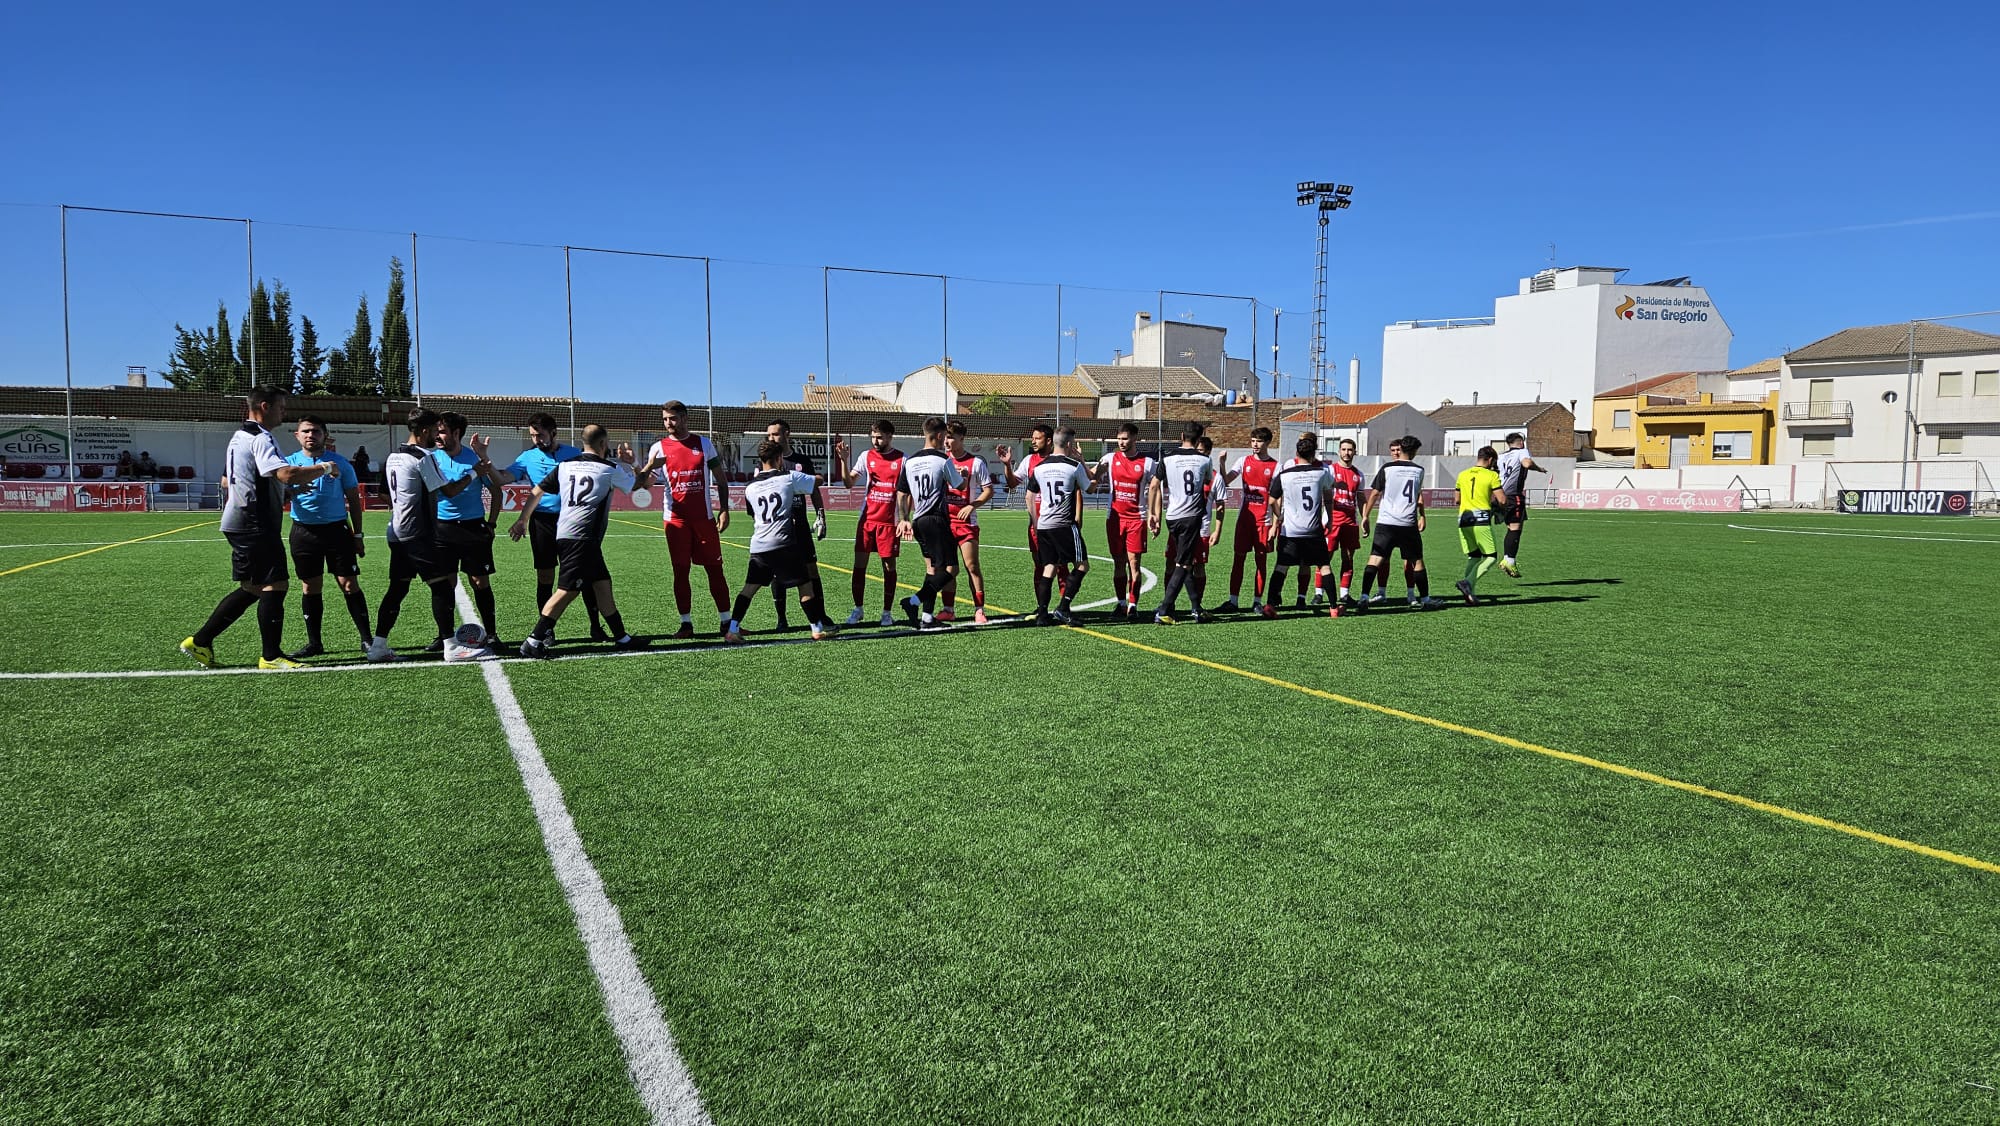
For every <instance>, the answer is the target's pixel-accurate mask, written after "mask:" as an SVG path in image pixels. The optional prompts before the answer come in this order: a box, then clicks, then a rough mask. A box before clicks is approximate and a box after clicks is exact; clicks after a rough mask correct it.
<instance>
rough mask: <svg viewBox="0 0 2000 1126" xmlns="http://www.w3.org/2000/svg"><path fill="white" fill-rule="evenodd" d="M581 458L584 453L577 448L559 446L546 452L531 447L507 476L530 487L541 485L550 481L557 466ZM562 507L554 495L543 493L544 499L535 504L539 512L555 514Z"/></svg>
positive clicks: (511, 467)
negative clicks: (549, 478) (524, 482)
mask: <svg viewBox="0 0 2000 1126" xmlns="http://www.w3.org/2000/svg"><path fill="white" fill-rule="evenodd" d="M581 456H583V451H582V450H579V449H577V448H576V447H575V446H562V445H557V446H551V447H550V448H548V449H546V450H545V449H543V448H542V447H540V446H529V447H528V448H527V449H525V450H522V451H521V456H519V457H517V458H515V459H514V461H513V463H512V464H510V465H509V466H507V476H508V477H510V478H512V479H513V480H516V481H526V482H528V483H529V484H530V485H536V484H540V483H541V482H543V481H545V480H547V479H548V476H549V474H551V473H554V472H555V470H556V466H558V465H561V464H562V463H563V462H565V461H568V460H570V459H571V458H575V457H581ZM561 507H562V501H561V500H559V499H557V497H556V494H554V493H543V494H542V499H541V500H538V501H536V502H535V511H537V512H554V511H555V510H556V509H558V508H561Z"/></svg>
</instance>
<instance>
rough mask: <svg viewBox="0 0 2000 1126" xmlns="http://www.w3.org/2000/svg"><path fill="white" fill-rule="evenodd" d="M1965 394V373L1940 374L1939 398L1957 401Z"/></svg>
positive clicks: (1943, 372) (1942, 372)
mask: <svg viewBox="0 0 2000 1126" xmlns="http://www.w3.org/2000/svg"><path fill="white" fill-rule="evenodd" d="M1963 394H1965V373H1964V372H1962V371H1941V372H1939V373H1938V398H1940V399H1956V398H1958V397H1959V396H1960V395H1963Z"/></svg>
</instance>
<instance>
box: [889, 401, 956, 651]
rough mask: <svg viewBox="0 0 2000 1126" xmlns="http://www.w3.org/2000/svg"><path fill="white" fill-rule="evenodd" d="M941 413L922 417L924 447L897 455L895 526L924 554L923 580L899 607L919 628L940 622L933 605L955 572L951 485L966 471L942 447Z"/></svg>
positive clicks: (934, 625) (953, 485) (942, 427)
mask: <svg viewBox="0 0 2000 1126" xmlns="http://www.w3.org/2000/svg"><path fill="white" fill-rule="evenodd" d="M944 438H945V423H944V419H942V418H937V417H935V416H933V417H931V418H927V419H925V420H924V448H923V449H921V450H918V451H917V452H916V453H913V454H911V455H910V456H908V457H906V458H902V459H901V465H900V468H901V470H902V472H901V475H900V476H898V477H897V478H896V493H897V501H898V502H899V504H900V506H901V511H902V521H901V522H900V524H899V525H898V529H897V530H898V532H899V533H900V534H901V535H903V536H905V537H907V538H909V539H912V540H915V541H916V543H917V550H918V551H919V552H921V553H922V554H923V557H924V584H923V586H922V588H920V589H919V590H918V591H917V593H915V594H913V595H911V596H910V597H908V598H906V599H904V600H903V613H905V614H907V615H908V616H909V619H910V624H911V625H913V626H916V627H917V628H919V629H936V628H940V627H941V626H942V623H940V622H939V621H938V620H937V618H936V616H935V615H934V614H933V613H932V611H933V610H934V609H935V608H936V606H937V593H938V591H940V590H943V589H944V587H945V584H946V583H948V582H950V581H951V579H952V577H953V576H954V575H956V574H957V572H958V548H957V544H955V543H954V542H953V541H952V536H951V500H950V494H951V490H953V489H956V488H959V487H960V486H962V485H963V484H964V483H965V476H964V475H963V474H961V473H960V472H959V471H958V466H956V465H954V464H952V460H951V455H950V454H948V453H946V452H945V451H944Z"/></svg>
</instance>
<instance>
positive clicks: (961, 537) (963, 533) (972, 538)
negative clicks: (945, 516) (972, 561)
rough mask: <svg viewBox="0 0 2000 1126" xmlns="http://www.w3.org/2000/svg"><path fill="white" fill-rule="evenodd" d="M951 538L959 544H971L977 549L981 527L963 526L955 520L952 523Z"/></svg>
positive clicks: (975, 525)
mask: <svg viewBox="0 0 2000 1126" xmlns="http://www.w3.org/2000/svg"><path fill="white" fill-rule="evenodd" d="M951 538H952V539H955V540H957V541H958V542H959V543H969V544H971V545H973V546H974V547H977V546H979V525H977V524H961V523H959V522H958V521H956V520H953V521H952V522H951Z"/></svg>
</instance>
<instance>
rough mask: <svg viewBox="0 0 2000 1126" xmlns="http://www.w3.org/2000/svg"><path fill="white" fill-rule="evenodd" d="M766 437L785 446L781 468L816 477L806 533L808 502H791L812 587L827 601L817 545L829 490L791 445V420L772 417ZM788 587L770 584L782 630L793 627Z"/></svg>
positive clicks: (809, 461) (821, 536)
mask: <svg viewBox="0 0 2000 1126" xmlns="http://www.w3.org/2000/svg"><path fill="white" fill-rule="evenodd" d="M764 440H765V441H766V442H776V443H778V445H780V446H782V447H784V453H783V455H782V457H781V459H780V461H779V466H778V467H779V468H780V469H788V470H791V471H792V472H794V473H803V474H805V475H806V476H808V477H811V478H812V479H813V491H812V507H813V527H812V532H811V534H809V535H808V534H805V530H806V506H805V505H803V504H795V505H792V506H791V513H792V521H793V522H794V523H795V524H797V525H798V530H799V532H800V535H799V537H798V542H799V544H800V546H801V548H802V550H803V551H804V552H805V556H806V564H807V566H806V570H807V571H809V572H811V573H812V577H813V588H814V589H815V590H818V591H819V597H820V600H821V602H824V601H825V600H826V588H825V587H824V586H823V585H821V583H820V581H819V548H818V547H817V546H816V541H818V540H823V539H825V538H826V490H825V489H822V488H821V487H820V479H819V467H817V466H815V465H814V464H813V459H812V458H810V457H807V456H806V455H805V454H802V453H800V452H798V451H797V450H795V449H793V448H792V424H791V423H789V422H786V421H785V420H784V419H782V418H778V419H773V420H772V421H771V424H770V425H769V426H766V427H764ZM760 448H761V447H760ZM788 589H790V584H789V583H785V582H782V581H780V582H773V583H772V584H771V601H772V602H774V603H776V604H777V607H778V629H779V630H780V631H783V630H786V629H790V628H791V625H790V623H789V622H787V621H786V620H785V591H786V590H788ZM737 604H738V605H739V606H740V605H742V599H741V598H739V599H737ZM799 608H800V609H804V608H805V603H804V601H803V599H802V600H801V601H800V603H799ZM807 620H808V621H810V620H811V619H810V618H808V619H807Z"/></svg>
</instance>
